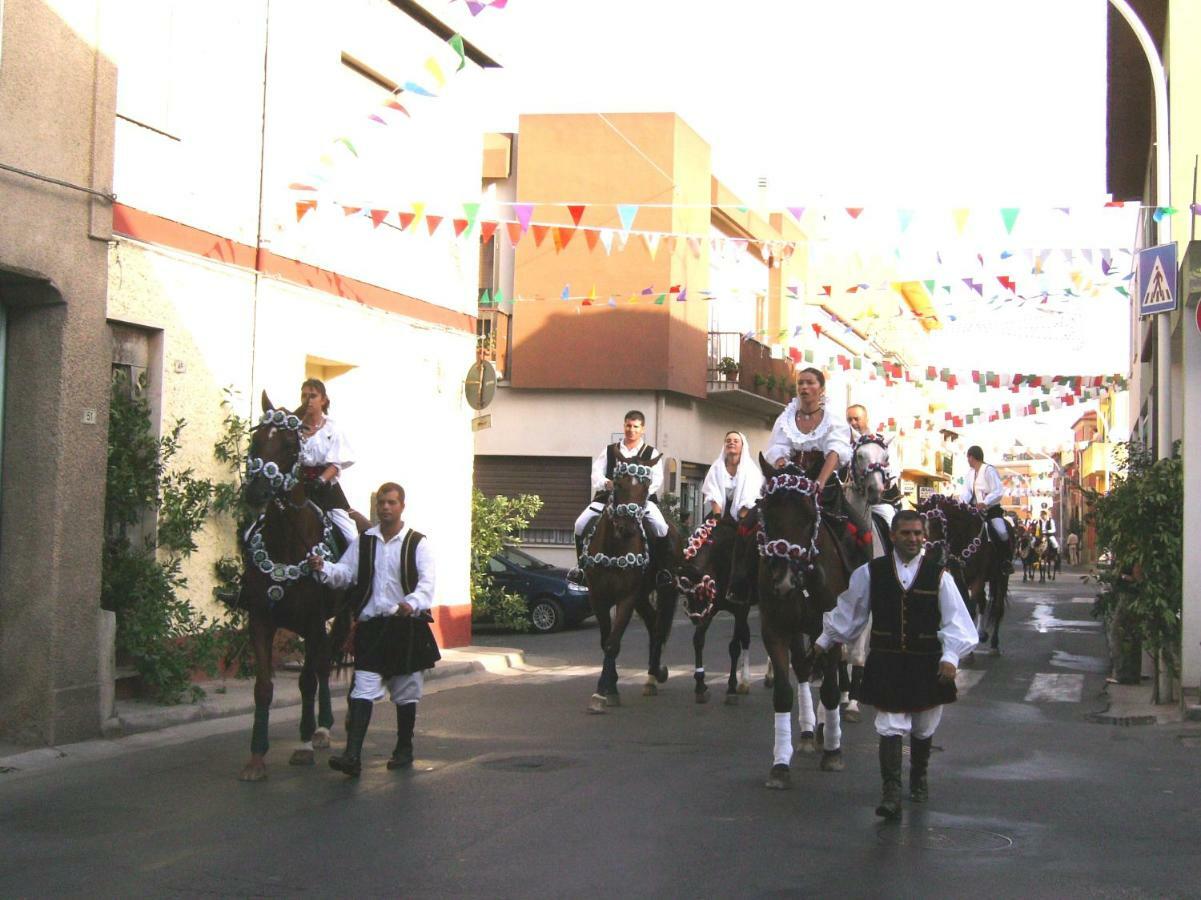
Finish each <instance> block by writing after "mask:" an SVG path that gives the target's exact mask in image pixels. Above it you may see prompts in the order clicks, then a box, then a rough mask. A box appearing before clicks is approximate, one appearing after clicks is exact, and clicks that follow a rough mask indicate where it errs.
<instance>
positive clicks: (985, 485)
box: [959, 446, 1013, 575]
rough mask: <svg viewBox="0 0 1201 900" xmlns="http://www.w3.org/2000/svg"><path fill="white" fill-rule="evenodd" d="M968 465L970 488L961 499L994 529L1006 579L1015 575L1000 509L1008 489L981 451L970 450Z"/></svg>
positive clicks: (1011, 545)
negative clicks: (977, 511) (975, 509)
mask: <svg viewBox="0 0 1201 900" xmlns="http://www.w3.org/2000/svg"><path fill="white" fill-rule="evenodd" d="M967 464H968V466H969V467H970V468H971V470H972V471H971V474H970V475H968V478H967V484H965V485H964V486H963V492H962V493H961V494H960V495H959V499H960V501H961V502H963V503H966V504H968V505H969V506H974V507H976V508H977V509H978V510H980V512H981V513H983V514H984V518H985V519H987V520H988V524H989V526H990V527H991V529H992V533H993V535H994V536H995V537H996V539H997V543H998V544H999V545H1000V547H1001V571H1002V572H1004V573H1005V574H1006V575H1011V574H1013V542H1012V541H1010V540H1009V526H1008V525H1007V524H1006V521H1005V511H1004V510H1003V509H1001V498H1002V497H1004V496H1005V486H1004V485H1003V484H1002V483H1001V476H1000V475H999V474H997V470H996V468H995V467H993V466H990V465H989V464H988V463H986V462H985V461H984V451H983V450H981V449H980V448H979V447H976V446H972V447H968V448H967Z"/></svg>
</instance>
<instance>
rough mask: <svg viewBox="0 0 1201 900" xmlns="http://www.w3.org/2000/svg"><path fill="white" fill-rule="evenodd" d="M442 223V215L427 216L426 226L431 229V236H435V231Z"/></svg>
mask: <svg viewBox="0 0 1201 900" xmlns="http://www.w3.org/2000/svg"><path fill="white" fill-rule="evenodd" d="M441 224H442V216H429V215H427V216H426V217H425V226H426V228H428V229H429V233H430V237H433V235H434V232H435V231H437V230H438V226H439V225H441Z"/></svg>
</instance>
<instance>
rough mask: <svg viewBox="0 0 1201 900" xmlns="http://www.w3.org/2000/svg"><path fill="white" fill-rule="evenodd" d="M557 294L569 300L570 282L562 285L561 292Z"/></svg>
mask: <svg viewBox="0 0 1201 900" xmlns="http://www.w3.org/2000/svg"><path fill="white" fill-rule="evenodd" d="M559 296H560V297H561V298H563V299H564V300H570V299H571V285H570V284H565V285H563V293H561V294H560V295H559Z"/></svg>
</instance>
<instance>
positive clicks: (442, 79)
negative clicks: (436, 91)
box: [425, 56, 446, 88]
mask: <svg viewBox="0 0 1201 900" xmlns="http://www.w3.org/2000/svg"><path fill="white" fill-rule="evenodd" d="M425 71H427V72H429V73H430V74H431V75H433V76H434V81H436V82H438V87H440V88H441V87H446V76H445V75H443V74H442V67H441V66H440V65H438V60H436V59H434V58H433V57H432V56H431V57H430V58H429V59H427V60H426V61H425Z"/></svg>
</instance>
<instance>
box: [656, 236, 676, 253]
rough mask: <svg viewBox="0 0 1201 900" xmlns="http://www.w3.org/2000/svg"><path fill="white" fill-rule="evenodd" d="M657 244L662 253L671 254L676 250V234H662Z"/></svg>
mask: <svg viewBox="0 0 1201 900" xmlns="http://www.w3.org/2000/svg"><path fill="white" fill-rule="evenodd" d="M659 246H660V247H662V248H663V252H664V253H666V254H667V255H668V256H672V255H673V254H674V253H675V252H676V236H675V235H674V234H665V235H663V240H662V242H661V243H660V244H659Z"/></svg>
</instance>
